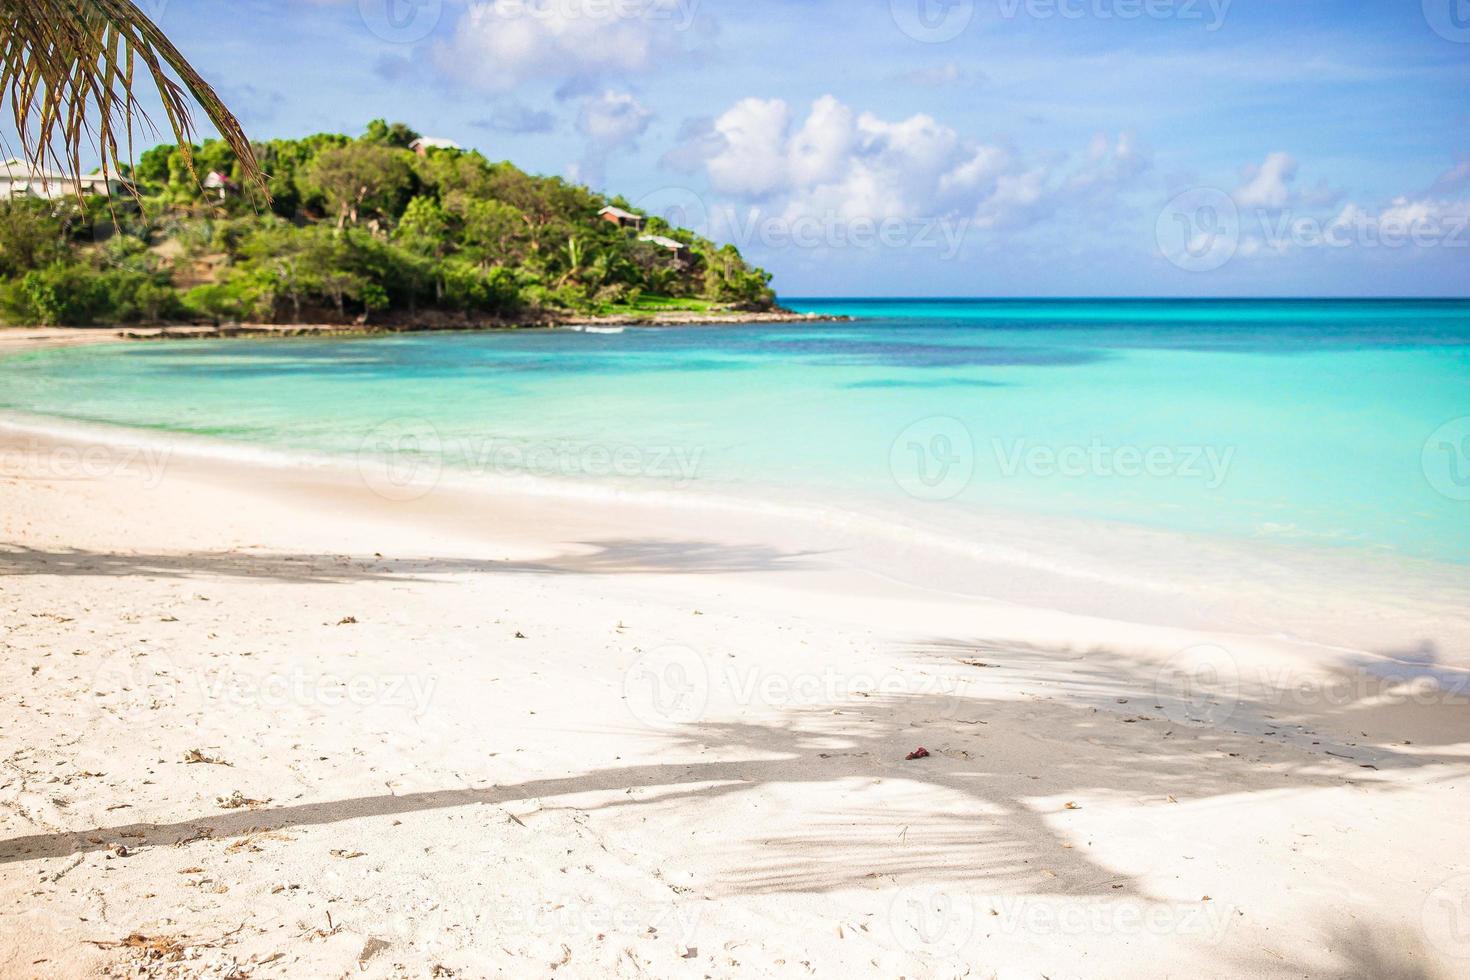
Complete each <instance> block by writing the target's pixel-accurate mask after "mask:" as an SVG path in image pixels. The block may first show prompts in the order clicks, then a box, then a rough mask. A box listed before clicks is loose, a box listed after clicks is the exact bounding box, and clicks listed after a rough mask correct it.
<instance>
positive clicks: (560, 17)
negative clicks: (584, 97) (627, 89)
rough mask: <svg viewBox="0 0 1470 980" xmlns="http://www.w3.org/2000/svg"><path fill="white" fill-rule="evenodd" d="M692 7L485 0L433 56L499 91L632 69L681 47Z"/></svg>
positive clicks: (665, 1) (662, 1) (668, 1)
mask: <svg viewBox="0 0 1470 980" xmlns="http://www.w3.org/2000/svg"><path fill="white" fill-rule="evenodd" d="M694 9H695V8H694V6H693V5H692V0H637V2H633V0H630V2H626V3H577V2H568V0H486V2H480V3H474V4H471V5H470V6H469V8H468V10H467V11H466V13H465V15H464V17H462V18H461V19H460V21H459V22H458V23H457V24H456V25H455V27H454V34H453V36H452V38H451V39H450V40H449V41H447V42H444V43H441V44H439V45H438V46H437V47H436V49H435V52H434V57H435V62H436V63H437V64H438V66H439V67H440V68H441V69H442V70H443V71H445V72H447V73H449V74H451V75H453V76H455V77H457V78H461V79H464V80H466V81H469V82H471V83H473V84H476V85H479V86H480V87H482V88H486V89H489V90H491V91H497V92H504V91H509V90H510V89H513V88H514V87H516V86H517V85H519V84H521V83H523V82H526V81H531V80H535V79H568V78H578V77H582V78H600V77H604V76H607V75H617V74H634V73H638V72H643V71H646V70H648V69H650V68H653V67H655V66H656V65H657V64H658V63H659V62H660V61H661V60H663V59H666V58H671V57H675V56H677V55H678V54H679V53H680V52H681V51H682V49H683V48H682V42H681V38H683V37H686V36H688V28H689V26H690V25H691V23H692V20H693V13H694Z"/></svg>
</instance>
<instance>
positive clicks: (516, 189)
mask: <svg viewBox="0 0 1470 980" xmlns="http://www.w3.org/2000/svg"><path fill="white" fill-rule="evenodd" d="M416 135H417V134H415V133H414V132H412V131H411V130H409V129H408V128H407V127H405V126H403V125H401V124H395V125H392V126H389V125H387V124H386V123H382V122H376V123H374V124H373V125H372V126H370V127H369V129H368V131H367V133H366V134H365V135H364V136H362V137H361V138H359V139H355V140H354V139H350V138H348V137H346V136H338V135H326V134H323V135H318V136H312V137H308V138H306V139H301V140H276V141H273V142H270V143H266V144H263V145H259V146H257V148H256V149H257V155H258V156H259V159H260V161H261V164H262V166H263V168H264V170H265V173H266V174H267V175H268V181H269V188H270V193H271V198H272V199H271V201H270V202H269V203H266V202H265V201H264V200H263V198H261V196H260V195H259V194H252V193H251V192H250V191H249V190H248V186H247V184H246V182H245V181H244V179H243V178H244V174H243V173H242V168H241V166H240V162H239V160H238V158H237V157H236V156H235V154H234V153H233V152H232V151H231V150H230V148H229V147H228V146H227V145H226V144H225V143H223V142H219V141H215V142H207V143H205V144H204V145H203V146H200V147H195V148H194V149H193V159H194V170H193V171H191V170H190V168H189V165H188V162H187V161H186V159H185V156H184V154H183V152H181V150H180V149H179V148H178V147H177V146H160V147H157V148H155V149H152V150H149V151H148V152H146V153H144V154H143V155H142V156H141V157H140V158H139V160H138V162H137V166H136V167H135V168H133V169H132V170H131V172H130V174H129V176H130V177H131V179H132V180H133V181H134V183H135V184H136V188H137V192H138V197H137V200H133V199H122V200H118V199H114V200H112V201H107V200H104V199H100V198H96V199H89V200H87V201H77V200H61V201H41V200H33V199H22V200H15V201H4V202H0V318H3V319H4V320H6V321H7V322H10V323H17V324H32V323H47V324H77V325H85V324H91V323H137V322H159V321H186V320H187V321H206V322H214V323H224V322H232V321H238V322H276V323H301V322H313V323H320V322H343V323H354V322H355V323H388V322H396V323H423V324H429V325H434V324H439V323H444V324H445V325H449V324H452V323H455V322H466V321H476V320H496V319H506V320H511V319H518V318H519V319H535V318H538V317H548V316H556V315H558V314H565V313H615V312H651V311H657V310H673V309H680V310H700V311H704V310H709V309H714V308H722V307H728V308H739V309H759V308H766V307H769V306H770V305H772V303H773V301H774V294H773V293H772V292H771V289H770V285H769V283H770V276H769V274H767V273H765V272H763V271H762V270H760V269H756V268H752V267H751V266H749V265H747V264H746V263H745V261H744V260H743V259H742V258H741V256H740V253H739V252H738V251H737V250H736V249H735V248H733V247H732V246H729V245H726V246H718V245H716V244H714V243H713V242H710V241H707V240H705V239H702V238H699V237H698V236H696V235H694V234H693V233H692V232H689V231H686V230H684V229H680V228H673V227H670V226H669V225H668V224H667V223H666V222H664V221H663V220H662V219H660V218H658V217H656V216H650V217H649V220H648V227H647V229H646V232H645V233H650V234H658V235H664V236H667V237H670V238H674V239H677V240H679V241H681V242H686V243H688V244H689V245H690V252H689V255H688V256H687V257H686V258H683V259H681V258H680V257H678V256H675V255H674V254H672V253H671V252H669V251H668V250H666V249H663V248H660V247H658V246H657V245H654V244H651V243H646V242H640V241H638V235H637V234H634V233H632V232H630V231H627V230H623V229H619V228H617V227H616V226H614V225H612V224H611V223H609V222H606V221H603V220H601V219H600V218H599V217H598V211H599V210H601V209H602V208H603V207H604V206H605V205H608V204H614V205H618V206H620V207H623V208H628V207H629V205H628V203H627V202H626V201H623V200H621V199H616V198H614V199H607V198H604V197H602V196H601V195H599V194H595V193H593V192H592V191H589V190H588V189H587V188H585V187H580V186H575V185H572V184H568V183H567V182H565V181H563V180H561V179H559V178H554V177H535V176H532V175H529V174H526V173H524V172H522V171H521V170H519V169H517V168H516V167H514V166H512V165H511V164H509V163H492V162H491V161H489V160H487V159H485V158H484V157H483V156H481V155H480V154H478V153H473V152H463V151H459V150H441V149H434V150H429V151H428V153H427V155H423V156H421V155H419V154H416V153H414V152H413V151H412V150H410V149H409V144H410V143H411V142H412V141H413V139H414V138H415V137H416ZM211 173H219V174H223V175H225V176H227V177H228V178H229V179H230V185H229V186H228V187H226V188H224V189H220V188H209V189H206V188H205V186H204V183H205V181H204V180H203V178H205V177H206V176H207V175H209V174H211Z"/></svg>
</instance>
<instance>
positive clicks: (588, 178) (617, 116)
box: [570, 89, 653, 186]
mask: <svg viewBox="0 0 1470 980" xmlns="http://www.w3.org/2000/svg"><path fill="white" fill-rule="evenodd" d="M652 119H653V113H652V112H650V111H649V110H648V109H647V108H646V107H645V106H644V105H643V104H642V103H641V102H639V101H638V99H637V98H635V97H634V96H633V95H632V94H630V93H628V92H615V91H613V90H611V89H608V90H606V91H604V92H602V93H601V94H599V95H596V96H593V97H591V98H588V99H586V100H584V101H583V102H582V110H581V112H580V113H578V115H577V131H578V132H580V133H581V134H582V136H583V138H584V139H585V140H586V143H587V154H586V158H585V159H584V160H583V162H582V163H581V164H580V165H578V166H576V167H573V168H572V169H571V171H570V172H571V175H572V176H573V177H574V179H577V180H582V181H585V182H586V183H588V184H591V185H593V186H599V185H601V184H602V181H603V171H604V165H605V164H606V162H607V159H608V157H609V156H610V155H611V154H612V153H614V152H616V151H618V150H623V149H628V148H630V147H633V146H635V145H636V144H637V143H638V138H639V137H640V136H642V135H643V134H644V133H645V132H646V131H647V130H648V124H649V122H650V121H652Z"/></svg>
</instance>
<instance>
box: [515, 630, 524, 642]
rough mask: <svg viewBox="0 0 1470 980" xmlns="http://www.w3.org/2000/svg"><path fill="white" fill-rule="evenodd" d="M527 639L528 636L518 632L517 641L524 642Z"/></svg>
mask: <svg viewBox="0 0 1470 980" xmlns="http://www.w3.org/2000/svg"><path fill="white" fill-rule="evenodd" d="M525 638H526V634H524V633H522V632H521V631H520V630H516V639H517V640H524V639H525Z"/></svg>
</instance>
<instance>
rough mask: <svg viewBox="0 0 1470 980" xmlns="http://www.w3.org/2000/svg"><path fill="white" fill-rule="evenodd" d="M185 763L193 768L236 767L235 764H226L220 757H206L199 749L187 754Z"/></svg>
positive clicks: (190, 750)
mask: <svg viewBox="0 0 1470 980" xmlns="http://www.w3.org/2000/svg"><path fill="white" fill-rule="evenodd" d="M184 763H185V764H186V765H191V766H195V765H203V766H231V767H233V766H234V763H233V762H226V761H225V760H223V759H221V758H219V757H218V756H212V755H205V754H204V753H203V752H202V751H200V750H199V749H189V750H188V751H187V752H185V753H184Z"/></svg>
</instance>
